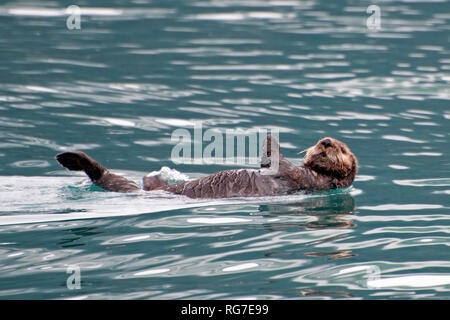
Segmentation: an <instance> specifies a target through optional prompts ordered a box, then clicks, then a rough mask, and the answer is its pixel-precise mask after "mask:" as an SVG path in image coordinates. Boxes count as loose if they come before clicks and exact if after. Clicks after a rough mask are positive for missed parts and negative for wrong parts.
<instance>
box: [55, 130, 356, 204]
mask: <svg viewBox="0 0 450 320" xmlns="http://www.w3.org/2000/svg"><path fill="white" fill-rule="evenodd" d="M305 151H306V155H305V157H304V163H303V165H302V166H301V167H297V166H295V165H294V164H292V163H291V162H290V161H289V160H287V159H286V158H285V157H284V156H283V155H282V154H281V153H280V146H279V144H278V141H276V139H275V138H273V137H271V136H270V135H269V136H267V138H266V140H265V141H264V144H263V156H262V159H261V169H239V170H224V171H219V172H216V173H214V174H211V175H209V176H206V177H203V178H200V179H196V180H191V181H185V182H179V183H175V184H168V183H167V181H165V180H163V179H161V178H160V177H158V176H146V177H144V178H143V180H144V181H143V182H144V190H145V191H152V190H164V191H167V192H170V193H174V194H180V195H185V196H188V197H190V198H230V197H261V196H274V195H282V194H289V193H294V192H297V191H300V190H308V191H320V190H328V189H336V188H345V187H349V186H350V185H351V184H352V182H353V180H354V178H355V175H356V173H357V171H358V160H357V159H356V157H355V155H354V154H353V153H352V152H351V151H350V149H349V148H348V147H347V145H346V144H345V143H343V142H341V141H339V140H336V139H333V138H330V137H326V138H323V139H320V140H319V141H318V142H317V143H316V144H315V145H314V146H312V147H310V148H308V149H306V150H305ZM56 160H57V161H58V162H59V163H60V164H61V165H62V166H64V167H66V168H67V169H69V170H75V171H84V172H85V173H86V174H87V176H88V177H89V178H90V179H91V181H92V182H93V183H94V184H96V185H97V186H100V187H101V188H103V189H105V190H109V191H116V192H136V191H138V190H141V189H140V188H139V186H138V185H137V184H136V183H135V182H133V181H130V180H128V179H126V178H124V177H122V176H119V175H116V174H114V173H112V172H110V171H109V170H108V169H106V168H105V167H103V166H102V165H101V164H100V163H98V162H97V161H95V160H94V159H92V158H91V157H89V156H88V155H87V154H85V153H84V152H81V151H77V152H64V153H60V154H58V155H57V156H56Z"/></svg>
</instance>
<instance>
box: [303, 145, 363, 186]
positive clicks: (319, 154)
mask: <svg viewBox="0 0 450 320" xmlns="http://www.w3.org/2000/svg"><path fill="white" fill-rule="evenodd" d="M304 166H305V167H308V168H310V169H312V170H314V171H316V172H318V173H321V174H324V175H327V176H332V177H336V178H344V177H347V176H349V175H351V174H353V176H354V175H355V174H356V172H357V170H358V160H357V159H356V157H355V155H354V154H353V153H352V152H351V151H350V149H349V148H348V147H347V145H346V144H345V143H343V142H341V141H339V140H336V139H333V138H330V137H326V138H322V139H320V140H319V142H317V143H316V145H314V146H312V147H310V148H308V149H307V150H306V155H305V163H304Z"/></svg>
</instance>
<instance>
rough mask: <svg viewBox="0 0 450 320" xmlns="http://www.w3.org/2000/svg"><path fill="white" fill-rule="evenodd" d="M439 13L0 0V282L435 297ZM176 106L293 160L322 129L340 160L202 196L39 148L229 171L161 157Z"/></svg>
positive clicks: (67, 293) (248, 0) (441, 216)
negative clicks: (323, 180)
mask: <svg viewBox="0 0 450 320" xmlns="http://www.w3.org/2000/svg"><path fill="white" fill-rule="evenodd" d="M74 4H75V5H77V6H79V7H80V8H81V16H80V29H76V28H75V29H69V28H68V26H67V19H68V17H69V15H68V14H67V13H66V8H67V7H69V6H70V5H74ZM369 5H378V8H379V9H380V29H379V30H376V31H375V30H371V29H370V28H369V27H370V26H371V25H370V23H369V26H368V20H367V19H370V17H372V14H371V13H367V12H366V9H367V7H368V6H369ZM449 12H450V3H449V1H425V0H423V1H420V0H419V1H351V0H346V1H324V0H315V1H300V0H281V1H277V0H275V1H263V0H243V1H231V0H221V1H219V0H205V1H202V0H198V1H182V0H173V1H172V0H171V1H150V0H135V1H119V0H117V1H112V0H106V1H95V2H94V1H76V3H72V2H71V1H20V0H19V1H3V2H2V3H1V4H0V299H252V298H256V299H449V298H450V294H449V292H450V250H449V244H450V238H449V232H450V209H449V208H450V199H449V196H450V174H449V169H450V161H449V149H450V148H449V133H450V131H449V121H450V107H449V100H450V86H449V82H450V45H449V40H450V13H449ZM370 21H372V20H370ZM370 21H369V22H370ZM72 22H73V21H72ZM372 22H373V21H372ZM69 25H70V23H69ZM195 123H202V126H203V128H204V129H205V130H208V129H213V130H227V129H230V130H239V129H243V130H248V129H258V128H273V129H276V130H278V131H279V134H280V136H279V137H280V143H281V148H282V151H283V153H284V155H285V156H286V157H288V158H289V159H291V160H292V161H294V162H296V163H298V164H300V163H301V156H300V155H298V154H297V153H298V152H299V151H301V150H304V149H305V148H307V147H309V146H311V145H313V144H314V143H315V142H316V141H317V140H319V139H320V138H322V137H324V136H331V137H335V138H337V139H339V140H342V141H344V142H345V143H347V145H348V146H349V147H350V148H351V150H352V151H353V152H354V153H355V155H356V156H357V157H358V159H359V165H360V169H359V173H358V175H357V177H356V180H355V182H354V184H353V186H352V187H351V188H349V189H345V190H335V191H330V192H324V193H319V194H312V195H311V194H308V195H306V194H297V195H289V196H280V197H274V198H254V199H224V200H214V201H212V200H192V199H185V198H179V197H169V196H167V195H164V194H131V195H130V194H117V193H110V192H103V191H102V190H100V189H99V188H96V187H93V186H91V185H90V183H89V181H87V179H86V177H85V176H84V175H83V174H80V173H74V172H68V171H66V170H64V169H63V168H62V167H60V166H59V165H58V164H57V163H56V161H55V160H54V156H55V155H56V154H57V153H59V152H62V151H65V150H83V151H85V152H87V153H88V154H90V155H92V156H93V157H94V158H95V159H97V160H98V161H99V162H101V163H103V164H104V165H105V166H107V167H108V168H111V169H112V170H113V171H115V172H119V173H123V174H125V175H126V176H127V177H130V178H131V179H133V180H135V181H137V182H140V180H141V178H142V176H144V175H145V174H148V173H149V172H153V171H157V170H160V169H161V167H163V166H167V167H169V168H171V169H173V170H177V171H179V172H180V173H182V174H184V175H187V176H188V177H190V178H195V177H199V176H203V175H207V174H210V173H213V172H216V171H218V170H224V169H230V168H236V166H233V165H221V164H209V165H205V164H176V163H174V162H173V161H172V159H171V151H172V150H173V147H174V143H173V141H172V140H171V135H172V133H173V132H174V130H176V129H180V128H182V129H186V130H188V131H190V132H192V130H193V125H194V124H195ZM74 267H75V268H78V269H77V270H78V271H79V273H78V276H79V279H80V283H79V289H77V288H73V287H71V286H70V283H71V282H70V281H68V280H70V279H72V278H70V276H71V275H74V274H73V273H72V271H71V270H73V268H74ZM68 272H69V273H68ZM69 278H70V279H69Z"/></svg>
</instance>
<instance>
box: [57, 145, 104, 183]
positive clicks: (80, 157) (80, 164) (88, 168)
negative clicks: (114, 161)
mask: <svg viewBox="0 0 450 320" xmlns="http://www.w3.org/2000/svg"><path fill="white" fill-rule="evenodd" d="M56 160H57V161H58V162H59V163H60V164H61V165H62V166H63V167H65V168H67V169H69V170H71V171H84V172H85V173H86V174H87V176H88V177H89V178H90V179H91V181H92V182H95V181H97V180H99V179H100V178H101V176H102V175H103V174H104V173H105V171H106V168H105V167H103V166H102V165H101V164H100V163H98V162H97V161H95V160H94V159H92V158H91V157H89V156H88V155H87V154H86V153H84V152H81V151H75V152H64V153H60V154H58V155H56Z"/></svg>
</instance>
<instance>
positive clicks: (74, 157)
mask: <svg viewBox="0 0 450 320" xmlns="http://www.w3.org/2000/svg"><path fill="white" fill-rule="evenodd" d="M56 160H57V161H58V162H59V163H60V164H61V165H62V166H63V167H65V168H67V169H69V170H72V171H84V172H85V173H86V174H87V176H88V177H89V178H90V179H91V181H92V182H93V183H94V184H96V185H97V186H99V187H101V188H103V189H105V190H108V191H115V192H135V191H138V190H140V188H139V186H138V185H137V184H136V183H135V182H133V181H131V180H128V179H127V178H124V177H122V176H119V175H117V174H114V173H112V172H110V171H109V170H108V169H106V168H105V167H104V166H102V165H101V164H100V163H98V162H97V161H95V160H94V159H92V158H91V157H89V156H88V155H87V154H86V153H84V152H81V151H74V152H64V153H60V154H58V155H56Z"/></svg>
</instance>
